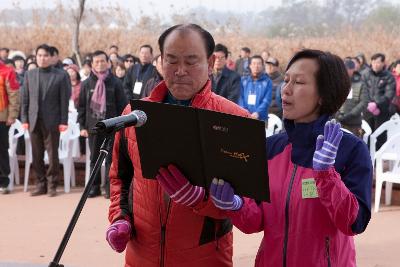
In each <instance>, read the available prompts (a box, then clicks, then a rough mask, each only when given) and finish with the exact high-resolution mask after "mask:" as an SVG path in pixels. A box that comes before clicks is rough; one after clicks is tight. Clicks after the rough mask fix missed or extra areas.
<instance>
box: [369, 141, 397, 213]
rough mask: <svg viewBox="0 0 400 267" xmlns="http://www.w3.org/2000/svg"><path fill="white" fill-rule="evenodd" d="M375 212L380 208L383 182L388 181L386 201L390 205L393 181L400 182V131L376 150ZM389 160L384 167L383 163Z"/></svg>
mask: <svg viewBox="0 0 400 267" xmlns="http://www.w3.org/2000/svg"><path fill="white" fill-rule="evenodd" d="M375 158H376V173H375V177H376V185H375V209H374V210H375V212H378V210H379V204H380V199H381V191H382V184H383V182H386V187H385V203H386V205H390V203H391V196H392V183H399V184H400V133H398V134H395V135H393V136H391V137H390V138H389V139H388V140H387V141H386V143H385V144H383V145H382V147H381V148H380V149H379V150H378V151H377V152H376V154H375ZM384 162H387V163H389V164H386V166H385V167H384V165H383V163H384Z"/></svg>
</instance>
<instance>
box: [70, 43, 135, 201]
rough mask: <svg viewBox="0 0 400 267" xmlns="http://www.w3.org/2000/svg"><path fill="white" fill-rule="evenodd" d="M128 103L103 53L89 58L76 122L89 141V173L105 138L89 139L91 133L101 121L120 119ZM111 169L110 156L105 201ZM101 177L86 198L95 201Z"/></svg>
mask: <svg viewBox="0 0 400 267" xmlns="http://www.w3.org/2000/svg"><path fill="white" fill-rule="evenodd" d="M127 103H128V101H127V99H126V96H125V94H124V89H123V87H122V84H121V82H120V81H119V80H118V78H116V77H115V76H114V75H112V73H111V71H110V69H109V68H108V56H107V54H106V53H105V52H104V51H96V52H94V53H93V56H92V72H91V73H90V76H89V78H87V79H86V80H85V81H83V83H82V87H81V91H80V94H79V105H78V122H79V126H80V128H81V136H83V137H88V138H89V148H90V153H91V154H90V168H91V171H92V169H93V167H94V165H95V163H96V160H97V158H98V156H99V150H100V147H101V144H102V143H103V141H104V139H105V135H104V134H97V135H92V134H89V130H90V129H92V128H93V127H94V126H95V125H96V123H97V122H98V121H100V120H104V119H109V118H113V117H116V116H119V115H120V114H121V113H122V111H123V110H124V108H125V106H126V105H127ZM110 166H111V153H109V154H108V157H107V158H106V179H105V180H106V184H105V188H104V189H105V197H106V198H109V197H110V181H109V178H108V171H109V169H110ZM100 181H101V177H100V173H98V175H97V176H96V178H95V181H94V184H93V186H92V188H91V190H90V192H89V197H96V196H99V195H100V194H101V191H100Z"/></svg>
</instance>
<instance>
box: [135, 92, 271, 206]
mask: <svg viewBox="0 0 400 267" xmlns="http://www.w3.org/2000/svg"><path fill="white" fill-rule="evenodd" d="M131 107H132V110H142V111H144V112H145V113H146V115H147V122H146V123H145V124H144V125H143V126H141V127H138V128H136V138H137V143H138V149H139V155H140V162H141V167H142V173H143V177H145V178H148V179H155V177H156V175H157V172H158V169H159V168H160V167H161V166H164V167H166V166H167V165H168V164H174V165H175V166H177V167H178V168H179V169H180V170H181V171H182V173H183V174H184V175H185V176H186V178H187V179H189V181H190V182H191V183H192V184H194V185H198V186H202V187H204V188H206V189H207V190H208V189H209V187H210V184H211V182H212V180H213V178H214V177H217V178H220V179H224V180H225V181H228V182H229V183H230V184H231V185H232V187H233V188H234V190H235V194H237V195H240V196H244V197H249V198H253V199H255V200H258V201H268V202H269V182H268V167H267V155H266V137H265V123H264V122H263V121H259V120H254V119H250V118H244V117H240V116H235V115H230V114H226V113H221V112H216V111H210V110H205V109H199V108H193V107H185V106H178V105H171V104H163V103H155V102H148V101H142V100H131Z"/></svg>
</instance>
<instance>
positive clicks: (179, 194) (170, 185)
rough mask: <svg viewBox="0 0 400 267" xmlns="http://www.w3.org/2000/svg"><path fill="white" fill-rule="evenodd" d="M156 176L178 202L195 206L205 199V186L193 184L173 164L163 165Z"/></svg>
mask: <svg viewBox="0 0 400 267" xmlns="http://www.w3.org/2000/svg"><path fill="white" fill-rule="evenodd" d="M156 178H157V180H158V182H159V183H160V185H161V187H162V188H163V189H164V190H165V191H166V192H167V194H168V195H169V196H170V198H171V199H172V200H173V201H175V202H176V203H179V204H182V205H185V206H188V207H194V206H196V205H197V204H199V203H200V202H201V201H203V199H204V195H205V190H204V188H202V187H200V186H193V185H191V184H190V182H189V181H188V179H186V177H185V176H184V175H183V174H182V173H181V172H180V171H179V170H178V168H176V167H175V166H174V165H172V164H170V165H168V169H165V168H162V167H161V168H160V169H159V170H158V175H157V176H156Z"/></svg>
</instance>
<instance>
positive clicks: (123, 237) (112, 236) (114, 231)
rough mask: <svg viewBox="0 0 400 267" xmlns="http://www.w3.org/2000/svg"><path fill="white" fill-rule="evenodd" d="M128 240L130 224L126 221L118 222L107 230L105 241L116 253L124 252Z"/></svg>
mask: <svg viewBox="0 0 400 267" xmlns="http://www.w3.org/2000/svg"><path fill="white" fill-rule="evenodd" d="M130 238H131V224H130V223H129V222H128V221H126V220H118V221H116V222H114V223H113V224H111V225H110V226H109V227H108V229H107V233H106V240H107V242H108V244H109V245H110V247H111V248H112V249H113V250H115V251H116V252H118V253H121V252H122V251H124V250H125V248H126V244H127V243H128V241H129V239H130Z"/></svg>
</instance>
